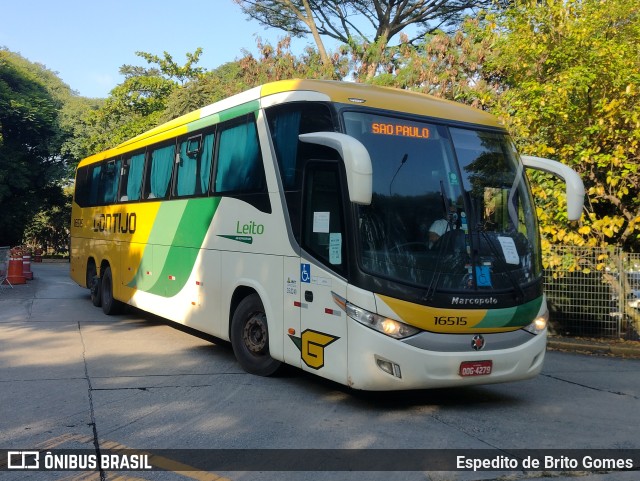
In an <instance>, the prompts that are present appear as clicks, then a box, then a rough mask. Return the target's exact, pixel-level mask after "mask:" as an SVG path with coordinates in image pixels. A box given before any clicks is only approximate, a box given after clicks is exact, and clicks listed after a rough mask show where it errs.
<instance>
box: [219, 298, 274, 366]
mask: <svg viewBox="0 0 640 481" xmlns="http://www.w3.org/2000/svg"><path fill="white" fill-rule="evenodd" d="M231 346H232V347H233V353H234V354H235V356H236V359H238V362H239V363H240V365H241V366H242V368H243V369H244V370H245V371H247V372H249V373H251V374H257V375H259V376H271V375H272V374H274V373H275V372H276V371H277V370H278V368H279V367H280V365H281V363H280V361H277V360H275V359H273V358H272V357H271V355H270V354H269V330H268V325H267V316H266V314H265V312H264V306H263V305H262V301H261V300H260V297H259V296H258V294H251V295H250V296H247V297H245V298H244V299H243V300H242V301H241V302H240V304H239V305H238V307H237V309H236V310H235V312H234V313H233V318H232V320H231Z"/></svg>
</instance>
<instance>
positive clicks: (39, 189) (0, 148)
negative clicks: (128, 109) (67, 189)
mask: <svg viewBox="0 0 640 481" xmlns="http://www.w3.org/2000/svg"><path fill="white" fill-rule="evenodd" d="M45 70H46V69H44V67H42V66H35V67H34V65H33V64H30V63H29V62H27V61H26V60H25V59H23V58H22V57H20V56H19V55H17V54H13V53H11V52H9V51H7V50H0V216H1V217H0V218H1V219H2V220H1V221H0V226H2V228H1V229H0V245H16V244H18V243H20V242H21V240H22V235H23V232H24V229H25V226H26V225H27V223H28V222H29V221H30V220H31V218H32V217H33V215H34V214H35V213H36V212H37V211H38V210H39V209H40V208H41V207H42V206H43V205H45V204H46V203H47V202H49V201H51V200H52V199H53V198H54V197H56V196H57V195H58V194H59V192H60V188H59V186H58V185H57V183H56V182H57V180H58V179H60V178H61V177H62V176H63V174H64V158H62V157H61V156H60V146H61V144H62V142H63V139H64V132H63V131H62V129H61V128H60V123H59V112H60V109H61V107H62V104H61V102H60V101H59V100H57V99H56V98H55V97H54V96H53V95H52V93H51V92H50V91H49V90H48V89H47V88H46V87H45V85H44V82H43V80H42V79H43V77H44V76H46V75H48V74H49V73H48V71H47V72H46V73H45Z"/></svg>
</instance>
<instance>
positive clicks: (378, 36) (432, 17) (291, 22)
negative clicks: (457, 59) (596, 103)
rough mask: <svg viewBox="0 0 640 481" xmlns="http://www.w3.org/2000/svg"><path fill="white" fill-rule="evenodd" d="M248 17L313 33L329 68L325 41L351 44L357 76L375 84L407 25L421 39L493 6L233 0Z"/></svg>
mask: <svg viewBox="0 0 640 481" xmlns="http://www.w3.org/2000/svg"><path fill="white" fill-rule="evenodd" d="M234 1H235V2H236V3H237V4H238V5H240V8H241V9H242V11H243V12H244V13H245V14H247V15H248V16H249V17H251V18H254V19H256V20H258V21H259V22H260V23H262V24H263V25H266V26H268V27H273V28H277V29H280V30H284V31H286V32H287V33H288V34H290V35H293V36H297V37H302V36H306V35H312V36H313V39H314V41H315V43H316V46H317V47H318V52H319V54H320V56H321V59H322V62H323V64H324V65H325V66H329V65H330V64H331V59H330V58H329V55H328V54H327V52H326V49H325V47H324V43H323V40H322V37H323V36H325V37H329V38H332V39H334V40H337V41H339V42H342V43H343V44H345V45H348V46H349V47H350V48H351V50H352V53H353V56H354V59H355V61H356V64H357V73H358V76H359V78H366V79H367V80H371V79H372V78H373V77H374V76H375V74H376V72H377V71H378V67H379V65H380V63H381V61H382V60H383V58H384V55H385V54H386V53H387V49H388V46H389V42H390V41H391V39H392V38H394V37H395V36H396V35H398V34H399V33H401V32H403V31H404V30H405V29H407V27H409V26H415V27H416V28H417V30H416V34H415V37H414V38H413V39H411V40H409V42H410V43H411V42H413V41H415V40H417V39H419V38H422V37H423V36H424V35H425V33H429V32H433V31H435V30H436V29H438V28H441V27H443V26H446V25H453V24H457V23H458V22H459V21H460V19H461V16H462V15H463V14H464V13H465V12H468V11H469V10H470V9H476V8H489V7H491V6H492V4H493V1H492V0H403V1H399V0H351V1H336V0H334V1H329V2H327V1H319V0H234Z"/></svg>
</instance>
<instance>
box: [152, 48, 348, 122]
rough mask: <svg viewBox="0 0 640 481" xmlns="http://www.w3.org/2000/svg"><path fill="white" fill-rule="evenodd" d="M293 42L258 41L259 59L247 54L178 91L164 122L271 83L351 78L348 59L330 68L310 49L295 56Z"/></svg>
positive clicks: (334, 61)
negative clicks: (283, 80)
mask: <svg viewBox="0 0 640 481" xmlns="http://www.w3.org/2000/svg"><path fill="white" fill-rule="evenodd" d="M290 40H291V39H290V38H289V37H284V38H282V39H280V40H279V41H278V43H277V44H276V46H275V47H274V46H273V45H271V44H270V43H268V42H263V41H262V39H258V40H257V47H258V51H259V55H258V57H257V58H256V57H254V56H253V55H252V54H251V53H249V52H244V56H243V57H242V58H241V59H239V60H237V61H235V62H229V63H226V64H224V65H222V66H220V67H218V68H217V69H215V70H213V71H211V72H206V73H204V74H203V75H201V76H199V77H198V78H196V79H195V80H193V81H191V82H188V83H186V84H185V85H184V86H182V87H180V88H177V89H175V90H174V91H173V92H172V93H171V94H170V95H169V98H168V99H167V106H166V108H165V111H164V114H163V115H162V120H164V121H167V120H171V119H173V118H175V117H178V116H180V115H183V114H186V113H188V112H191V111H193V110H195V109H198V108H200V107H202V106H204V105H208V104H210V103H213V102H216V101H218V100H221V99H224V98H226V97H229V96H231V95H234V94H237V93H240V92H243V91H245V90H247V89H250V88H252V87H256V86H258V85H261V84H264V83H267V82H273V81H276V80H282V79H290V78H293V77H300V78H329V79H332V78H335V76H336V72H337V73H338V74H339V75H346V74H347V71H348V59H347V58H346V57H345V56H340V55H339V54H334V55H333V56H332V58H331V62H332V66H331V68H327V67H326V66H325V65H324V64H323V63H322V61H321V59H320V56H319V53H318V52H316V51H315V50H314V49H312V48H310V47H309V48H307V49H306V50H305V51H304V52H303V53H302V54H301V55H294V54H293V53H292V52H291V42H290Z"/></svg>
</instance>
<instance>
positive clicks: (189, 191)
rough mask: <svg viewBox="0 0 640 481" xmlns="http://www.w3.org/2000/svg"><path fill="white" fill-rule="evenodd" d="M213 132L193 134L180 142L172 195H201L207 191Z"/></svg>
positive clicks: (213, 138)
mask: <svg viewBox="0 0 640 481" xmlns="http://www.w3.org/2000/svg"><path fill="white" fill-rule="evenodd" d="M214 140H215V134H214V133H209V134H207V135H204V136H203V135H202V134H199V135H195V136H193V137H189V138H188V139H185V140H183V141H182V142H180V144H179V145H180V147H179V148H180V150H179V158H178V162H177V165H176V183H175V191H174V195H175V196H177V197H185V196H192V195H203V194H205V195H206V193H207V192H208V191H209V179H210V177H211V165H212V159H213V146H214Z"/></svg>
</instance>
